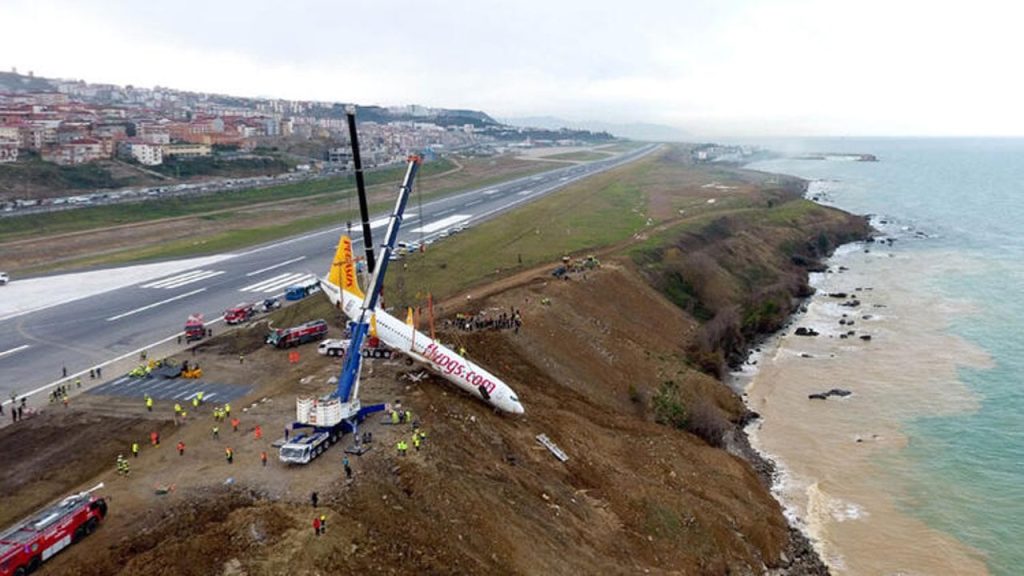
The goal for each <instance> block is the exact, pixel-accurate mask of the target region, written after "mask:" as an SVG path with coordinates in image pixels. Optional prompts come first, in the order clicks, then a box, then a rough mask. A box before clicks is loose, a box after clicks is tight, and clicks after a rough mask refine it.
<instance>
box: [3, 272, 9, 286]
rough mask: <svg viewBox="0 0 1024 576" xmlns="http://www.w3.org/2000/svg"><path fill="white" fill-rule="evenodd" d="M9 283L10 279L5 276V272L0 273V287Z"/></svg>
mask: <svg viewBox="0 0 1024 576" xmlns="http://www.w3.org/2000/svg"><path fill="white" fill-rule="evenodd" d="M10 281H11V277H10V276H8V275H7V272H0V286H6V285H7V283H8V282H10Z"/></svg>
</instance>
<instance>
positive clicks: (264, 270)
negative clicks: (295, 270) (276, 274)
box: [246, 256, 306, 277]
mask: <svg viewBox="0 0 1024 576" xmlns="http://www.w3.org/2000/svg"><path fill="white" fill-rule="evenodd" d="M305 259H306V257H305V256H299V257H298V258H292V259H291V260H285V261H284V262H281V263H280V264H274V265H273V266H267V267H266V268H260V269H259V270H253V271H252V272H249V273H248V274H246V277H249V276H255V275H257V274H262V273H264V272H269V271H271V270H273V269H275V268H280V267H281V266H287V265H289V264H294V263H295V262H299V261H302V260H305Z"/></svg>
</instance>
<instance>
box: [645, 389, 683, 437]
mask: <svg viewBox="0 0 1024 576" xmlns="http://www.w3.org/2000/svg"><path fill="white" fill-rule="evenodd" d="M653 401H654V421H655V422H657V423H659V424H665V425H666V426H672V427H674V428H679V429H681V430H682V429H685V428H686V407H685V406H683V401H682V399H681V398H680V397H679V385H678V384H676V383H675V382H674V381H672V380H666V381H665V382H662V383H661V386H660V387H659V388H658V392H657V393H656V394H655V395H654V398H653Z"/></svg>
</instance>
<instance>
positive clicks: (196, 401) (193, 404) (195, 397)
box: [192, 396, 199, 408]
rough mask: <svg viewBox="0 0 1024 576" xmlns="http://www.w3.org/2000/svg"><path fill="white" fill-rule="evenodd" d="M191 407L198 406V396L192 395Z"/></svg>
mask: <svg viewBox="0 0 1024 576" xmlns="http://www.w3.org/2000/svg"><path fill="white" fill-rule="evenodd" d="M192 407H193V408H199V396H193V397H192Z"/></svg>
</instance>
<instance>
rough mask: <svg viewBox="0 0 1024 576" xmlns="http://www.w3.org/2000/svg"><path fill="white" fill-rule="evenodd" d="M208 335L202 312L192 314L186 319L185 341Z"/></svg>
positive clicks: (199, 338)
mask: <svg viewBox="0 0 1024 576" xmlns="http://www.w3.org/2000/svg"><path fill="white" fill-rule="evenodd" d="M205 336H206V325H205V324H204V323H203V315H202V314H198V313H196V314H190V315H189V317H188V320H185V342H192V341H193V340H202V339H203V337H205Z"/></svg>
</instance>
